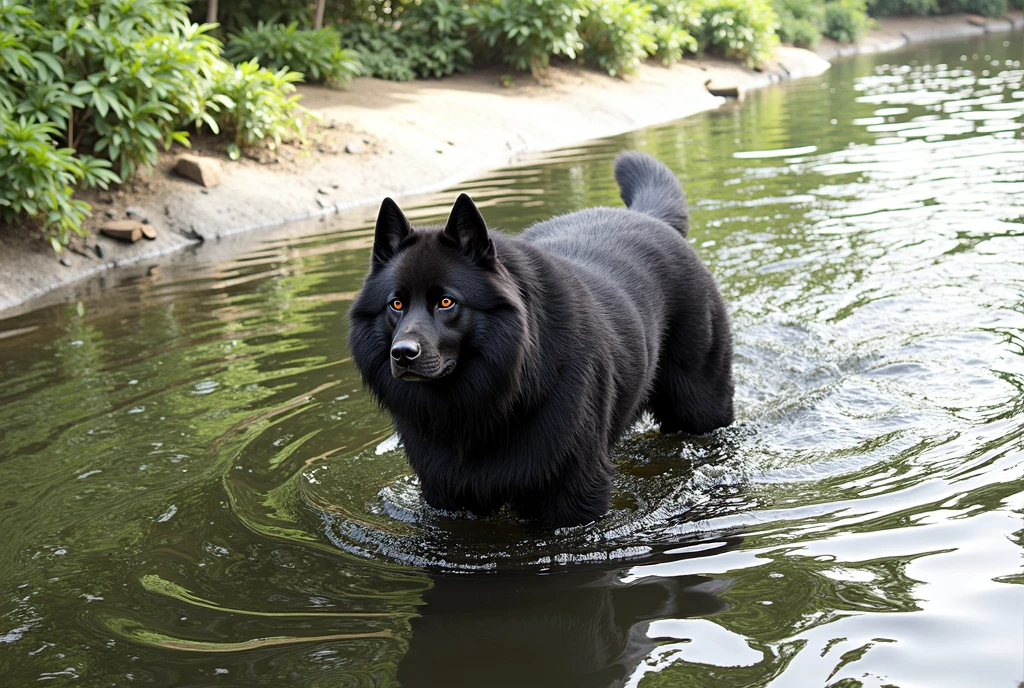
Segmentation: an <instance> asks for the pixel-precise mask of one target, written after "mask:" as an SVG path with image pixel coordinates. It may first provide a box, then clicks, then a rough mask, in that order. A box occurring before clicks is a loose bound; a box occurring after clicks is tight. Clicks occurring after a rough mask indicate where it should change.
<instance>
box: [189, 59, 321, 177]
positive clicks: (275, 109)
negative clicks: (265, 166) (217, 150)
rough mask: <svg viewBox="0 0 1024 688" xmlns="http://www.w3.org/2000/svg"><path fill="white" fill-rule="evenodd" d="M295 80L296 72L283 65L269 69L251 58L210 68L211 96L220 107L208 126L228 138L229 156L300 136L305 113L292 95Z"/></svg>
mask: <svg viewBox="0 0 1024 688" xmlns="http://www.w3.org/2000/svg"><path fill="white" fill-rule="evenodd" d="M299 81H302V75H301V74H299V73H298V72H290V71H288V70H287V69H284V68H282V69H280V70H278V71H276V72H272V71H270V70H269V69H265V68H262V67H260V66H259V63H257V62H256V60H255V59H252V60H250V61H249V62H243V63H242V64H240V65H238V66H237V67H231V66H230V65H226V64H225V65H221V66H219V67H218V68H217V69H216V70H215V71H214V73H213V79H212V83H211V89H210V90H211V98H212V99H213V100H215V101H216V102H218V103H220V104H221V106H222V107H219V108H217V110H218V112H217V114H216V115H214V117H213V119H214V120H215V121H216V125H215V126H212V127H211V128H213V130H214V133H219V132H221V131H222V132H223V133H224V134H225V135H226V136H228V137H229V138H230V139H231V141H232V146H233V147H232V148H230V149H229V152H230V153H231V156H232V157H237V156H238V153H239V152H240V150H241V149H242V148H245V147H246V146H251V145H254V144H257V143H262V142H269V144H270V145H271V146H278V145H280V144H281V142H282V141H284V140H288V139H293V138H297V139H302V138H303V135H304V132H305V124H306V121H305V120H306V117H307V116H308V113H307V112H306V110H304V109H303V108H302V107H301V106H300V105H299V102H298V100H299V96H298V95H293V94H294V92H295V84H296V83H297V82H299ZM205 121H206V122H207V124H211V122H210V120H209V119H205Z"/></svg>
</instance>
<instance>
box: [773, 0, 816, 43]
mask: <svg viewBox="0 0 1024 688" xmlns="http://www.w3.org/2000/svg"><path fill="white" fill-rule="evenodd" d="M774 7H775V13H776V14H777V15H778V17H779V28H778V29H777V32H778V34H779V39H781V40H782V41H783V42H784V43H792V44H793V45H796V46H800V47H804V48H809V47H813V46H815V45H817V44H818V43H819V42H820V41H821V34H822V32H823V31H824V29H825V6H824V5H823V4H822V3H821V2H818V1H817V0H775V3H774Z"/></svg>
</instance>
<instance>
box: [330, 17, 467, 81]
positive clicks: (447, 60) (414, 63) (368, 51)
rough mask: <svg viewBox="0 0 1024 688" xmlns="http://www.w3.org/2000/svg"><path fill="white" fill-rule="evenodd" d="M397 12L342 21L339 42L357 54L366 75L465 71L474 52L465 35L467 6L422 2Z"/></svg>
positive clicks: (435, 74) (403, 77)
mask: <svg viewBox="0 0 1024 688" xmlns="http://www.w3.org/2000/svg"><path fill="white" fill-rule="evenodd" d="M399 16H400V18H401V21H398V22H396V21H387V22H382V21H374V22H368V21H359V22H352V23H349V24H345V25H342V27H341V34H342V39H343V42H344V43H345V45H350V46H352V47H353V48H354V49H355V50H356V51H357V52H358V53H359V55H360V60H361V62H362V65H363V68H364V70H365V72H366V73H367V74H369V75H371V76H375V77H377V78H379V79H390V80H392V81H408V80H410V79H415V78H417V77H420V78H426V77H442V76H447V75H449V74H452V73H454V72H466V71H469V68H470V67H471V66H472V64H473V54H472V52H470V50H469V46H468V45H467V38H466V22H467V20H468V19H469V10H467V9H466V7H465V6H464V5H463V4H461V3H458V2H451V1H450V0H426V1H425V2H423V3H422V4H420V5H416V6H413V7H409V8H407V9H405V10H404V11H403V12H402V13H401V14H400V15H399Z"/></svg>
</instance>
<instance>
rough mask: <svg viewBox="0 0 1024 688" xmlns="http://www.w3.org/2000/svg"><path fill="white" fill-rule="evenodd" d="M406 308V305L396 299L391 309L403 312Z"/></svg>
mask: <svg viewBox="0 0 1024 688" xmlns="http://www.w3.org/2000/svg"><path fill="white" fill-rule="evenodd" d="M404 306H405V304H404V303H402V302H401V301H399V300H398V299H395V300H394V301H392V302H391V307H392V308H394V309H395V310H396V311H400V310H402V308H403V307H404Z"/></svg>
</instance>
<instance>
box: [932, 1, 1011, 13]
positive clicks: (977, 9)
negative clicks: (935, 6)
mask: <svg viewBox="0 0 1024 688" xmlns="http://www.w3.org/2000/svg"><path fill="white" fill-rule="evenodd" d="M1008 9H1009V5H1008V4H1007V1H1006V0H939V11H940V12H941V13H942V14H980V15H982V16H984V17H1001V16H1003V15H1004V14H1006V12H1007V10H1008Z"/></svg>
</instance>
